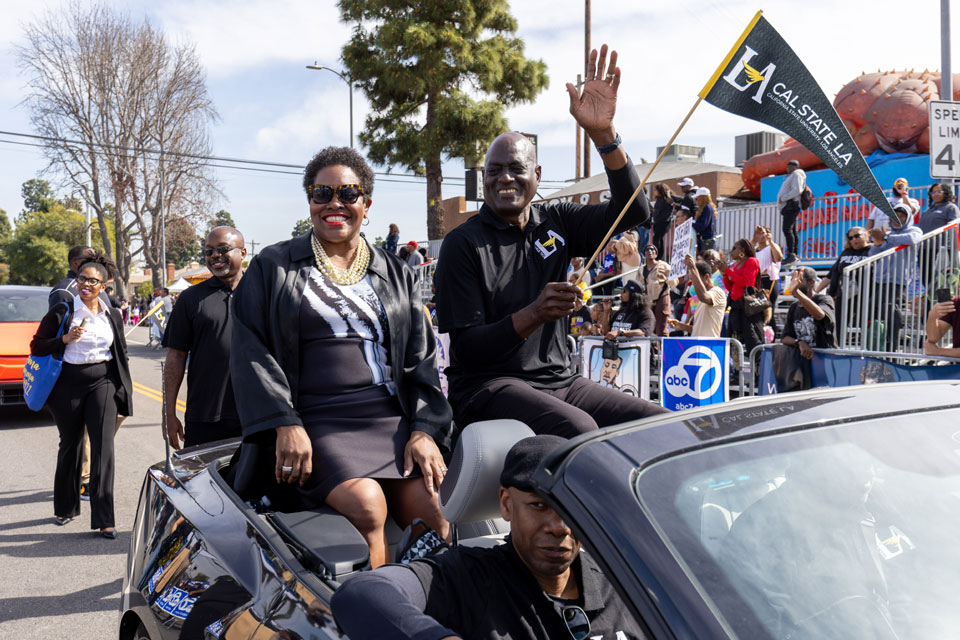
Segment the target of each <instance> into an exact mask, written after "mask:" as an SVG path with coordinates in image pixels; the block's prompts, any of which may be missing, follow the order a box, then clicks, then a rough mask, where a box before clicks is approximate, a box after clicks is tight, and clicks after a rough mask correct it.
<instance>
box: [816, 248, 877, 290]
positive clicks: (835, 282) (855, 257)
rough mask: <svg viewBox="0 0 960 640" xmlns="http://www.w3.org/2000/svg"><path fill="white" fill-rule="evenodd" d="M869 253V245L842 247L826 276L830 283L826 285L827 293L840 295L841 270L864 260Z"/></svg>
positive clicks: (841, 283)
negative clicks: (855, 247) (856, 247)
mask: <svg viewBox="0 0 960 640" xmlns="http://www.w3.org/2000/svg"><path fill="white" fill-rule="evenodd" d="M869 253H870V247H867V246H864V247H863V249H854V248H853V247H851V248H849V249H844V250H843V253H841V254H840V256H839V257H837V261H836V262H834V263H833V266H832V267H830V271H829V272H828V273H827V277H828V278H830V284H829V285H828V286H827V295H831V296H833V297H834V298H836V297H837V296H839V295H840V287H841V286H843V271H844V269H846V268H847V267H849V266H850V265H852V264H856V263H858V262H860V261H861V260H865V259H866V258H867V257H868V254H869Z"/></svg>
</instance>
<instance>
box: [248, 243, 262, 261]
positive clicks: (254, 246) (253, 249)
mask: <svg viewBox="0 0 960 640" xmlns="http://www.w3.org/2000/svg"><path fill="white" fill-rule="evenodd" d="M249 244H250V257H253V256H255V255H257V245H258V244H263V243H262V242H256V241H254V240H251V241H250V242H249Z"/></svg>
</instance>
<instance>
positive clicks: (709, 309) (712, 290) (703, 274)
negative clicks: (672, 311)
mask: <svg viewBox="0 0 960 640" xmlns="http://www.w3.org/2000/svg"><path fill="white" fill-rule="evenodd" d="M683 262H684V264H686V265H687V278H688V279H689V280H690V283H691V284H692V285H693V289H694V291H696V292H697V299H698V300H699V303H698V304H697V309H696V311H694V312H693V323H692V324H687V323H685V322H680V321H679V320H675V319H673V318H671V319H670V321H669V324H670V328H671V329H679V330H681V331H685V332H687V333H689V334H690V335H691V336H692V337H694V338H719V337H720V331H721V329H722V328H723V315H724V314H725V313H726V311H727V293H726V292H725V291H724V290H723V287H718V286H717V285H715V284H713V278H711V277H710V265H708V264H707V263H706V262H703V261H702V260H700V261H695V260H694V259H693V256H690V255H688V256H686V257H685V258H684V259H683Z"/></svg>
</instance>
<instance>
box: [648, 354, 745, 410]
mask: <svg viewBox="0 0 960 640" xmlns="http://www.w3.org/2000/svg"><path fill="white" fill-rule="evenodd" d="M661 347H662V348H661V353H662V362H661V366H660V404H661V405H663V406H664V407H665V408H667V409H670V410H671V411H680V410H682V409H692V408H693V407H703V406H706V405H710V404H719V403H721V402H726V401H727V400H729V399H730V390H729V389H728V388H727V363H728V362H729V361H730V343H729V342H727V341H726V340H710V339H700V338H664V340H663V342H662V343H661Z"/></svg>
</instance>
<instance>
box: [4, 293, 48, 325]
mask: <svg viewBox="0 0 960 640" xmlns="http://www.w3.org/2000/svg"><path fill="white" fill-rule="evenodd" d="M48 294H49V292H48V291H47V290H46V289H38V290H36V291H31V290H29V289H27V290H24V289H20V290H17V291H4V290H3V289H2V288H0V322H40V320H42V319H43V316H44V315H46V313H47V295H48Z"/></svg>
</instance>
